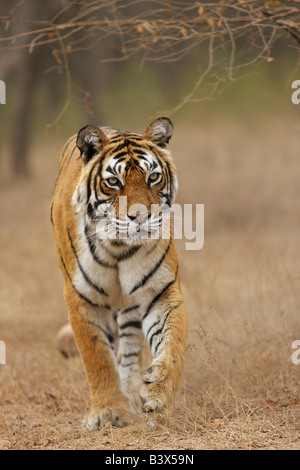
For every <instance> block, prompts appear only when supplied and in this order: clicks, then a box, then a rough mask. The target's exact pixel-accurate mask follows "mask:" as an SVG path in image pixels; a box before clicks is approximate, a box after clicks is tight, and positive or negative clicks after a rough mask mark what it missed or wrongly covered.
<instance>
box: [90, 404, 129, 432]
mask: <svg viewBox="0 0 300 470" xmlns="http://www.w3.org/2000/svg"><path fill="white" fill-rule="evenodd" d="M127 424H128V415H127V413H126V410H125V409H124V408H103V409H102V410H99V411H91V412H90V413H89V414H88V415H87V416H86V417H85V418H84V421H83V427H84V429H86V430H88V431H99V430H100V429H102V428H104V427H105V426H107V425H111V426H115V427H118V428H122V427H124V426H126V425H127Z"/></svg>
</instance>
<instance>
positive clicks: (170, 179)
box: [166, 162, 173, 201]
mask: <svg viewBox="0 0 300 470" xmlns="http://www.w3.org/2000/svg"><path fill="white" fill-rule="evenodd" d="M166 165H167V168H168V172H167V174H168V177H169V178H168V179H169V182H170V200H171V201H172V199H173V189H172V188H173V176H172V173H171V170H170V165H169V162H166Z"/></svg>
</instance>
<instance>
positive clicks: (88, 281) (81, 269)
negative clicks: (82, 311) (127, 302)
mask: <svg viewBox="0 0 300 470" xmlns="http://www.w3.org/2000/svg"><path fill="white" fill-rule="evenodd" d="M67 232H68V237H69V240H70V243H71V247H72V250H73V252H74V255H75V258H76V260H77V264H78V267H79V269H80V271H81V273H82V275H83V277H84V279H85V280H86V282H87V283H88V284H89V285H90V286H91V287H93V288H94V289H95V290H96V291H97V292H99V293H100V294H102V295H106V296H108V293H107V292H105V290H104V289H103V288H102V287H99V286H97V284H95V283H94V282H93V281H92V280H91V279H90V278H89V277H88V275H87V274H86V272H85V271H84V269H83V267H82V265H81V263H80V260H79V257H78V255H77V252H76V250H75V247H74V245H73V241H72V238H71V234H70V230H69V228H67Z"/></svg>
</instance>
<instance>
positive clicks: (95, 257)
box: [84, 226, 117, 269]
mask: <svg viewBox="0 0 300 470" xmlns="http://www.w3.org/2000/svg"><path fill="white" fill-rule="evenodd" d="M84 233H85V236H86V238H87V241H88V245H89V249H90V253H91V255H92V257H93V259H94V261H96V263H98V264H100V266H103V267H104V268H113V269H116V268H117V265H116V264H115V265H113V264H109V263H107V262H106V261H103V260H102V259H100V258H99V256H98V255H97V254H96V247H95V245H94V243H93V242H92V240H91V238H90V236H89V234H88V227H87V226H85V229H84Z"/></svg>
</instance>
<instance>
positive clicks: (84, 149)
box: [76, 125, 108, 163]
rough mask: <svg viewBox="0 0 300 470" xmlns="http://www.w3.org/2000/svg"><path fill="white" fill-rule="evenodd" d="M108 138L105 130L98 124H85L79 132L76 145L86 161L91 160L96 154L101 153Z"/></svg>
mask: <svg viewBox="0 0 300 470" xmlns="http://www.w3.org/2000/svg"><path fill="white" fill-rule="evenodd" d="M107 141H108V139H107V137H106V135H105V134H104V132H102V131H101V129H99V128H98V127H96V126H90V125H88V126H85V127H83V128H82V129H80V131H79V132H78V135H77V140H76V145H77V147H78V148H79V150H80V152H81V156H82V157H83V159H84V161H85V162H86V163H87V162H89V161H90V160H91V159H92V158H93V156H94V155H96V154H97V153H100V152H101V151H102V149H103V147H104V146H105V144H106V143H107Z"/></svg>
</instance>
